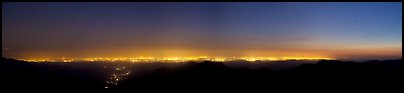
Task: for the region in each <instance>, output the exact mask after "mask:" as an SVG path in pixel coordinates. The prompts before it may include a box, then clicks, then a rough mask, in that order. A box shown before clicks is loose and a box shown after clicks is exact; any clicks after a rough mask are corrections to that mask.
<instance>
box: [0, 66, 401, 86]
mask: <svg viewBox="0 0 404 93" xmlns="http://www.w3.org/2000/svg"><path fill="white" fill-rule="evenodd" d="M120 64H121V65H124V66H126V67H127V69H129V70H128V71H130V72H131V74H129V75H127V77H125V79H123V78H122V79H121V80H119V82H118V83H117V85H114V86H109V87H108V89H116V90H129V91H138V90H148V89H150V88H151V89H153V90H148V91H157V90H159V89H161V88H164V89H167V88H170V89H182V88H192V89H203V90H209V89H226V88H224V87H227V88H231V90H237V89H245V88H260V89H262V90H267V91H272V90H274V89H286V90H284V91H290V90H294V89H296V88H302V89H309V90H310V89H315V90H317V89H328V90H329V91H333V90H348V89H357V90H382V91H385V92H387V91H397V90H398V91H403V90H402V89H404V88H403V85H404V82H403V81H404V77H403V71H404V69H403V62H402V59H398V60H385V61H367V62H363V63H356V62H343V61H338V60H321V61H319V62H318V63H316V64H303V65H299V66H297V67H294V68H290V69H285V70H271V69H267V68H257V69H251V68H246V67H229V66H227V65H225V64H223V63H220V62H207V61H206V62H201V63H196V62H188V63H178V64H181V65H161V64H159V63H153V64H146V65H145V64H143V65H137V66H132V65H133V64H131V63H120ZM113 65H116V63H114V64H112V63H107V62H92V63H89V62H75V63H28V62H23V61H18V60H13V59H6V58H2V61H1V62H0V71H1V81H2V83H1V86H3V87H1V88H2V89H10V88H18V89H27V88H37V89H44V90H45V89H105V88H106V87H105V86H106V81H107V80H108V79H109V76H111V74H112V73H115V72H113V71H112V70H108V69H106V68H107V67H114V66H113ZM160 91H161V90H160Z"/></svg>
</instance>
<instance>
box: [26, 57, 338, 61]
mask: <svg viewBox="0 0 404 93" xmlns="http://www.w3.org/2000/svg"><path fill="white" fill-rule="evenodd" d="M333 59H334V58H328V57H164V58H154V57H114V58H35V59H21V60H24V61H27V62H188V61H214V62H228V61H239V60H244V61H249V62H254V61H285V60H333Z"/></svg>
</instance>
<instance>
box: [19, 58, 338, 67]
mask: <svg viewBox="0 0 404 93" xmlns="http://www.w3.org/2000/svg"><path fill="white" fill-rule="evenodd" d="M334 59H335V58H330V57H164V58H155V57H113V58H112V57H111V58H100V57H98V58H34V59H20V60H24V61H27V62H133V63H135V62H174V63H175V62H189V61H214V62H227V61H239V60H244V61H248V62H254V61H286V60H334ZM123 68H125V67H123ZM119 69H120V68H116V70H119Z"/></svg>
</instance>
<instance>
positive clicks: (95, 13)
mask: <svg viewBox="0 0 404 93" xmlns="http://www.w3.org/2000/svg"><path fill="white" fill-rule="evenodd" d="M2 51H3V54H2V55H3V56H5V57H11V58H33V57H132V56H153V57H187V56H222V57H231V56H275V57H282V56H316V57H317V56H320V57H333V58H338V59H342V58H348V59H391V58H401V57H402V52H401V51H402V7H401V2H390V3H383V2H373V3H358V2H352V3H343V2H340V3H336V2H333V3H314V2H313V3H309V2H307V3H276V2H268V3H135V2H132V3H101V2H99V3H95V2H92V3H85V2H82V3H78V2H70V3H39V2H36V3H10V2H6V3H4V2H3V3H2Z"/></svg>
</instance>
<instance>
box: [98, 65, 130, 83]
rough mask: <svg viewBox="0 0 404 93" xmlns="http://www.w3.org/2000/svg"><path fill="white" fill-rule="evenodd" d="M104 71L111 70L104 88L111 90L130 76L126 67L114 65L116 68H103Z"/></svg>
mask: <svg viewBox="0 0 404 93" xmlns="http://www.w3.org/2000/svg"><path fill="white" fill-rule="evenodd" d="M104 69H109V70H112V71H113V72H112V74H111V75H110V76H109V77H108V78H107V80H106V81H105V83H106V85H105V87H104V88H113V87H115V86H117V85H118V83H119V81H122V80H124V79H126V78H127V76H128V75H129V74H130V70H129V69H128V68H127V67H126V66H122V65H116V66H104Z"/></svg>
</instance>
